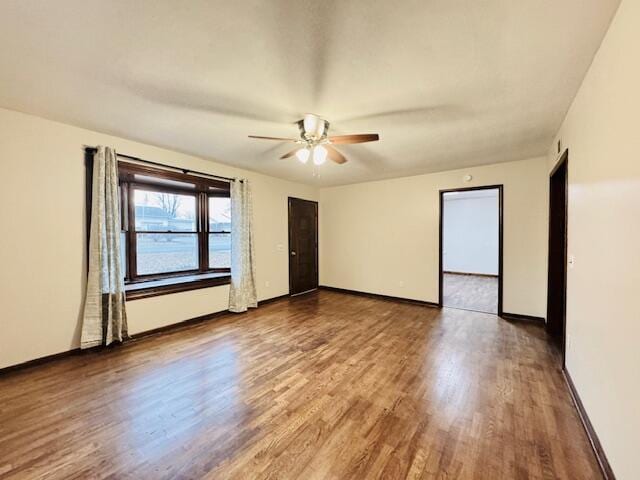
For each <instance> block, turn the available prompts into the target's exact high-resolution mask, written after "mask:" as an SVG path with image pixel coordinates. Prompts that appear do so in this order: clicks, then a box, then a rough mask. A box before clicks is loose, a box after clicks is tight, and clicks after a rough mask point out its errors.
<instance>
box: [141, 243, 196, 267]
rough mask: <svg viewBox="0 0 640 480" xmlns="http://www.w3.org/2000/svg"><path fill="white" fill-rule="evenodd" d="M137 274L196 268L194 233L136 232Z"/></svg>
mask: <svg viewBox="0 0 640 480" xmlns="http://www.w3.org/2000/svg"><path fill="white" fill-rule="evenodd" d="M136 255H137V256H136V258H137V262H138V275H148V274H152V273H168V272H179V271H182V270H196V269H198V236H197V235H196V234H193V235H190V234H171V233H138V234H137V248H136Z"/></svg>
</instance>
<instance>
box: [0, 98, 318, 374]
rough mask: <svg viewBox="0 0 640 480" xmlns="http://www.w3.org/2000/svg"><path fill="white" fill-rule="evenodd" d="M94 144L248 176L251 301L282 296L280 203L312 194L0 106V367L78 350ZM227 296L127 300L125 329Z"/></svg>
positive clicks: (209, 293)
mask: <svg viewBox="0 0 640 480" xmlns="http://www.w3.org/2000/svg"><path fill="white" fill-rule="evenodd" d="M97 144H103V145H109V146H113V147H115V148H116V150H119V151H122V152H123V153H127V154H130V155H135V156H139V157H141V158H148V159H150V160H154V161H158V162H163V163H168V164H173V165H179V166H183V167H188V168H192V169H195V170H201V171H206V172H211V173H215V174H219V175H225V176H243V177H247V178H249V179H250V180H251V181H252V185H253V198H254V223H255V237H256V268H257V277H258V278H257V282H258V297H259V299H266V298H271V297H275V296H278V295H283V294H286V293H288V291H289V284H288V281H289V280H288V278H289V277H288V256H287V197H288V196H296V197H301V198H308V199H316V197H317V190H316V189H315V188H314V187H310V186H305V185H301V184H296V183H292V182H288V181H284V180H278V179H276V178H273V177H268V176H265V175H260V174H256V173H253V172H247V171H243V170H239V169H234V168H232V167H228V166H225V165H220V164H216V163H213V162H210V161H207V160H203V159H199V158H195V157H192V156H189V155H184V154H180V153H176V152H172V151H169V150H164V149H160V148H156V147H151V146H148V145H143V144H140V143H137V142H132V141H128V140H124V139H121V138H116V137H112V136H109V135H103V134H99V133H96V132H92V131H89V130H84V129H80V128H75V127H72V126H69V125H64V124H61V123H56V122H51V121H48V120H44V119H41V118H37V117H33V116H29V115H24V114H21V113H16V112H12V111H8V110H3V109H0V162H1V165H2V169H1V171H2V178H3V181H2V187H0V228H1V229H2V235H1V237H0V238H1V239H2V240H1V241H2V243H1V245H0V305H1V308H0V368H2V367H6V366H8V365H13V364H17V363H21V362H24V361H27V360H31V359H34V358H38V357H42V356H45V355H50V354H54V353H58V352H63V351H66V350H69V349H72V348H75V347H77V346H78V344H79V341H78V340H79V315H80V312H81V306H82V291H83V285H84V279H85V267H84V257H85V254H86V252H85V230H84V223H85V205H84V203H85V201H84V198H85V197H84V195H85V190H84V188H85V179H84V175H85V173H84V156H83V150H82V147H83V145H97ZM278 244H281V245H283V246H284V249H283V250H282V251H280V250H278V248H277V246H278ZM266 282H269V285H270V286H269V287H267V286H266ZM227 294H228V287H227V286H221V287H213V288H208V289H202V290H195V291H191V292H184V293H177V294H173V295H165V296H162V297H154V298H149V299H143V300H136V301H132V302H130V303H129V304H128V314H129V326H130V331H131V333H138V332H142V331H145V330H149V329H153V328H157V327H161V326H164V325H168V324H171V323H176V322H179V321H182V320H186V319H188V318H192V317H196V316H199V315H204V314H207V313H211V312H216V311H221V310H225V309H226V308H227Z"/></svg>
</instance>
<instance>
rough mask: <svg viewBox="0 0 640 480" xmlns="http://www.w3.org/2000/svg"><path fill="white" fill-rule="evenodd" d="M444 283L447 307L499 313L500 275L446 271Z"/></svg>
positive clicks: (443, 276) (444, 297)
mask: <svg viewBox="0 0 640 480" xmlns="http://www.w3.org/2000/svg"><path fill="white" fill-rule="evenodd" d="M442 284H443V294H442V304H443V305H444V306H445V307H452V308H462V309H465V310H472V311H474V312H484V313H494V314H497V313H498V277H486V276H482V275H467V274H460V273H444V274H443V275H442Z"/></svg>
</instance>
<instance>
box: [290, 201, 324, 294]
mask: <svg viewBox="0 0 640 480" xmlns="http://www.w3.org/2000/svg"><path fill="white" fill-rule="evenodd" d="M292 201H298V202H308V203H313V204H315V206H316V288H315V289H317V288H318V287H319V286H320V264H319V262H318V250H319V244H318V235H319V229H318V208H319V204H318V202H317V201H315V200H307V199H306V198H298V197H287V214H288V215H287V222H288V225H287V231H288V235H287V261H288V262H289V296H292V295H300V294H301V293H305V292H299V293H291V292H292V290H293V288H292V287H293V282H292V279H293V275H292V265H291V238H292V236H293V230H292V228H291V226H292V225H291V203H292Z"/></svg>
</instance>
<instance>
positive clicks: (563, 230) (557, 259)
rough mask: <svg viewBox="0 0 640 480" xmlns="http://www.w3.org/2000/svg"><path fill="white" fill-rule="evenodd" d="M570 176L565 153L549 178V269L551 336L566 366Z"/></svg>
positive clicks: (548, 314) (548, 327)
mask: <svg viewBox="0 0 640 480" xmlns="http://www.w3.org/2000/svg"><path fill="white" fill-rule="evenodd" d="M567 175H568V153H567V152H565V153H564V155H563V156H562V158H561V159H560V161H559V162H558V164H557V165H556V167H555V169H554V170H553V171H552V173H551V176H550V178H549V266H548V283H547V333H548V334H549V336H550V337H551V339H552V340H553V342H554V343H555V344H556V345H557V346H558V348H559V349H560V351H561V352H562V359H563V360H562V361H563V363H564V351H565V325H566V308H567V301H566V299H567Z"/></svg>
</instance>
